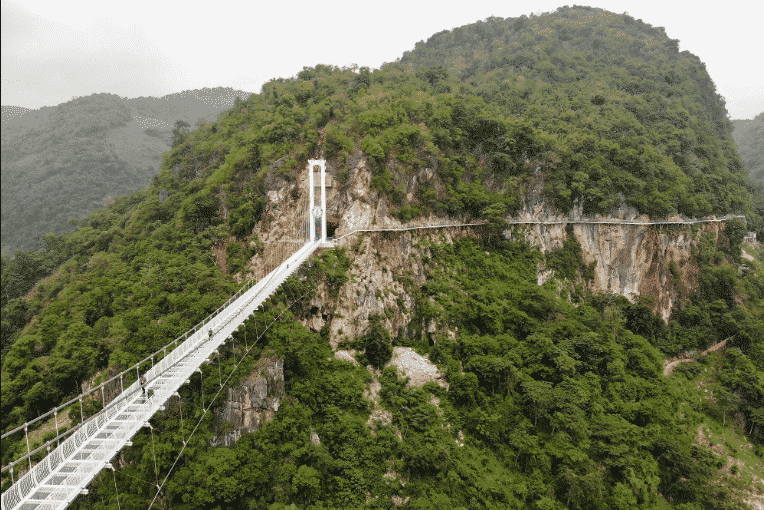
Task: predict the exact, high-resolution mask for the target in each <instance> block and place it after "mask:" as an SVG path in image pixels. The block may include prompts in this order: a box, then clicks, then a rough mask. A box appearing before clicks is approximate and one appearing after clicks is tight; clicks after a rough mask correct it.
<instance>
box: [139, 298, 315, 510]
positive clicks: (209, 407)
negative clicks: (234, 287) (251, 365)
mask: <svg viewBox="0 0 764 510" xmlns="http://www.w3.org/2000/svg"><path fill="white" fill-rule="evenodd" d="M307 294H308V293H307V292H306V293H305V294H303V295H302V296H300V299H302V298H303V297H305V296H306V295H307ZM296 302H297V300H295V301H293V302H292V303H290V304H289V306H287V307H285V308H284V309H283V310H282V311H281V312H280V313H279V314H278V315H277V316H276V317H275V318H274V319H273V320H272V321H271V322H270V324H268V326H266V327H265V329H264V330H263V333H262V334H261V335H260V336H259V337H258V338H257V339H255V341H254V342H253V343H252V347H251V348H249V349H247V351H246V352H245V353H244V354H243V355H242V356H241V358H240V359H239V361H237V362H236V365H234V367H233V370H231V373H230V374H228V377H226V382H225V383H224V384H222V385H221V387H220V388H219V389H218V390H217V392H216V393H215V396H214V397H212V399H211V400H210V402H209V405H208V406H206V407H205V406H204V405H202V410H203V412H202V416H201V417H199V420H198V421H197V422H196V425H195V426H194V430H192V431H191V434H189V436H188V439H189V441H190V440H191V437H192V436H193V435H194V434H195V433H196V430H197V429H198V428H199V425H201V423H202V420H204V417H205V416H206V415H207V411H209V410H210V409H211V408H212V404H213V403H214V402H215V400H216V399H217V397H218V395H220V392H221V391H223V388H224V387H225V386H227V385H228V381H229V380H230V379H231V377H233V374H234V373H235V372H236V369H237V368H239V365H240V364H241V363H242V362H243V361H244V359H245V358H246V357H247V355H248V354H249V351H250V350H251V349H252V348H254V347H255V345H256V344H257V341H258V340H260V338H262V336H263V335H265V332H266V331H268V329H270V327H271V326H272V325H273V324H274V323H275V322H276V321H277V320H278V319H279V318H280V317H281V316H282V315H283V314H284V313H285V312H286V311H287V310H289V309H290V308H291V307H292V305H294V304H295V303H296ZM187 444H188V442H184V444H183V447H182V448H181V449H180V452H179V453H178V456H177V457H176V458H175V461H174V462H173V463H172V466H170V469H169V470H168V471H167V474H166V475H165V477H164V480H162V484H161V485H157V488H158V490H157V493H156V495H155V496H154V499H152V500H151V504H149V508H148V510H150V509H151V507H153V506H154V502H155V501H156V498H157V496H158V495H159V493H160V492H161V490H162V488H163V487H164V486H165V483H167V479H168V478H169V477H170V473H172V470H173V469H174V468H175V465H176V464H177V463H178V461H179V460H180V458H181V456H182V455H183V451H184V450H185V449H186V446H187Z"/></svg>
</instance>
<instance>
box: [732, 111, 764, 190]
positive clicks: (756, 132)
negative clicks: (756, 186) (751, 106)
mask: <svg viewBox="0 0 764 510" xmlns="http://www.w3.org/2000/svg"><path fill="white" fill-rule="evenodd" d="M732 125H733V126H734V127H735V129H734V131H732V137H733V138H734V139H735V143H737V147H738V152H739V153H740V157H741V158H743V162H744V163H745V166H747V167H748V172H749V175H750V176H751V179H752V180H753V181H756V182H764V112H761V113H760V114H758V115H757V116H756V117H754V118H753V119H744V120H733V121H732Z"/></svg>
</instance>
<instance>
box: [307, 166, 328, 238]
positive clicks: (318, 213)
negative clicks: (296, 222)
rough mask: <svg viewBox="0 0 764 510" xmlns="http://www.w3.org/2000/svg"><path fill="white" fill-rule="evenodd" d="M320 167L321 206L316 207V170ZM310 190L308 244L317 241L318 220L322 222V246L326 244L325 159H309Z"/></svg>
mask: <svg viewBox="0 0 764 510" xmlns="http://www.w3.org/2000/svg"><path fill="white" fill-rule="evenodd" d="M316 166H318V167H320V169H321V177H320V181H321V206H318V205H315V188H314V184H313V181H314V176H313V172H314V168H315V167H316ZM308 189H309V197H310V198H309V202H308V212H309V216H310V226H309V228H308V232H309V234H308V242H312V241H317V240H318V239H316V235H315V234H316V220H318V219H320V221H321V244H326V242H327V241H326V160H325V159H309V160H308Z"/></svg>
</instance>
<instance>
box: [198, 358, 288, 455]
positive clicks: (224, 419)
mask: <svg viewBox="0 0 764 510" xmlns="http://www.w3.org/2000/svg"><path fill="white" fill-rule="evenodd" d="M282 398H284V360H283V359H282V358H280V357H278V356H263V357H261V358H260V359H259V360H258V362H257V363H256V364H255V367H254V369H253V370H252V373H250V375H249V376H248V377H247V378H246V379H244V380H243V381H240V382H239V383H238V384H237V385H236V386H235V387H233V388H226V398H225V400H224V401H223V406H222V408H221V409H220V410H219V411H216V412H215V417H214V421H213V427H212V430H213V432H214V433H215V435H214V437H213V438H212V439H210V442H209V445H210V446H231V445H232V444H234V443H235V442H236V441H238V440H239V438H240V437H241V436H242V434H247V433H249V432H254V431H256V430H258V429H259V428H260V427H261V426H262V425H263V424H264V423H266V422H268V421H270V420H272V419H273V415H274V413H275V412H276V411H278V409H279V404H280V403H281V399H282Z"/></svg>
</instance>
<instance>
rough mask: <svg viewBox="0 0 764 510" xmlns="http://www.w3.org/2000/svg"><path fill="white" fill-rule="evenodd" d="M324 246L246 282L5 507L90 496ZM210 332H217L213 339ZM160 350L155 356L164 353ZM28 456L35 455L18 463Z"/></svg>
mask: <svg viewBox="0 0 764 510" xmlns="http://www.w3.org/2000/svg"><path fill="white" fill-rule="evenodd" d="M322 246H331V244H330V243H326V242H322V241H320V240H319V241H310V242H308V243H306V244H304V245H303V246H302V247H301V248H300V249H299V250H297V251H296V252H295V253H294V254H293V255H292V256H290V257H289V258H287V259H286V260H285V261H284V262H283V263H282V264H281V265H279V266H278V267H277V268H276V269H274V270H273V271H271V272H270V273H269V274H268V275H267V276H266V277H265V278H263V279H262V280H260V281H259V282H257V283H251V284H248V285H247V286H245V288H244V289H242V290H241V291H240V292H239V293H237V295H235V296H234V297H233V298H231V299H230V300H229V302H228V303H226V305H224V306H223V307H221V308H220V309H218V311H217V313H215V314H213V315H212V316H210V317H209V318H208V320H206V321H204V322H202V323H201V324H200V325H197V326H196V327H194V328H193V329H192V330H190V331H188V332H187V333H186V334H185V335H184V337H185V340H184V341H183V342H182V343H181V344H180V345H177V347H175V349H174V350H172V351H171V352H170V353H169V354H167V355H166V356H165V357H164V358H163V359H162V360H161V361H160V362H159V363H157V364H156V365H154V366H153V367H152V368H151V369H149V370H148V371H146V372H144V373H143V374H141V375H142V376H143V377H145V380H146V383H145V384H144V386H145V388H146V395H144V394H143V392H142V390H141V386H140V383H139V381H136V382H134V383H133V384H131V385H130V386H129V387H128V388H125V389H124V391H122V393H121V394H120V395H119V396H118V397H117V398H116V399H115V400H113V401H112V402H110V403H109V404H108V405H107V406H106V407H105V408H104V409H102V410H101V411H100V412H99V413H98V414H96V415H95V416H93V417H91V418H90V419H88V420H86V421H84V422H83V423H82V424H81V425H80V426H79V427H78V428H77V429H76V431H75V432H74V433H73V434H72V435H71V436H70V437H69V438H68V439H66V440H65V441H63V442H61V443H60V444H59V446H58V447H57V448H55V449H54V450H53V451H52V452H50V453H49V454H48V455H47V456H46V457H45V458H44V459H43V460H41V461H40V462H38V463H37V464H36V465H35V466H34V467H33V468H32V469H30V470H29V471H28V472H27V473H26V474H24V475H23V476H22V477H21V478H20V479H19V480H17V481H16V482H15V483H14V484H13V485H12V486H11V487H10V488H9V489H8V490H7V491H6V492H5V493H3V495H2V509H3V510H10V509H17V508H18V509H23V510H59V509H62V508H66V507H67V506H68V505H69V503H71V502H72V501H73V500H74V498H76V497H77V495H78V494H87V489H85V487H87V485H88V484H89V483H90V482H91V481H92V480H93V478H94V477H95V476H96V475H97V474H98V473H99V472H100V471H101V470H102V469H103V468H112V469H113V467H112V465H111V462H110V461H111V459H112V458H113V457H114V456H115V455H116V454H117V453H118V452H119V451H120V450H121V449H122V448H123V447H124V446H125V445H131V444H132V443H131V442H130V439H131V438H132V437H133V436H134V435H135V434H136V433H137V432H138V431H139V430H140V429H141V427H144V426H149V425H148V420H149V419H150V418H151V417H152V416H153V415H154V414H155V413H156V412H157V411H159V410H163V409H164V403H165V402H166V401H167V400H168V399H169V398H170V397H171V396H173V395H177V391H178V389H179V388H180V387H181V386H182V385H183V384H185V383H187V382H189V379H190V378H191V375H192V374H193V373H194V372H196V371H201V369H200V368H199V367H200V366H201V365H202V363H204V362H205V361H206V360H207V359H208V358H209V357H210V356H211V355H212V354H213V353H215V352H217V348H218V347H219V346H220V345H221V344H223V343H224V342H226V341H227V340H228V339H229V338H231V335H232V333H233V332H234V330H236V329H237V328H238V327H239V326H240V325H241V324H242V323H243V322H244V320H245V319H247V317H249V316H250V315H251V314H252V313H253V312H254V311H255V310H256V309H257V308H258V307H259V306H260V305H261V304H262V303H263V302H264V301H265V300H266V299H268V298H269V297H270V296H271V295H272V294H273V293H274V292H275V291H276V290H277V289H278V287H279V286H280V285H281V284H282V283H283V282H284V281H285V280H286V279H287V278H288V277H289V276H290V275H291V274H292V273H294V271H295V270H296V269H297V268H298V267H299V266H300V265H301V264H302V263H303V262H305V261H306V260H307V259H308V257H310V255H311V254H312V253H313V252H314V251H315V250H316V249H317V248H319V247H322ZM210 330H212V333H213V335H212V337H211V338H210V336H209V331H210ZM181 338H183V337H181ZM176 343H177V340H176ZM172 345H173V344H169V345H168V346H166V347H165V348H164V350H166V349H168V348H172ZM160 352H161V350H160V351H157V352H156V353H155V354H154V355H153V356H159V355H160ZM153 356H152V359H153ZM144 361H146V360H144ZM100 387H101V388H102V387H103V385H101V386H100ZM152 393H153V395H151V394H152ZM149 395H151V396H150V397H149ZM80 401H82V397H80ZM48 414H50V413H48ZM44 416H46V415H44ZM41 418H42V417H41ZM21 428H22V429H23V428H25V427H21ZM16 431H18V429H15V430H13V431H9V432H8V433H6V434H4V435H3V437H7V436H8V435H10V434H12V433H14V432H16ZM41 448H42V447H41ZM32 453H34V452H32ZM27 459H29V454H28V455H27V456H25V457H23V458H22V459H20V460H18V461H16V463H19V462H24V461H26V460H27ZM30 466H31V460H30ZM11 469H12V465H11Z"/></svg>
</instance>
